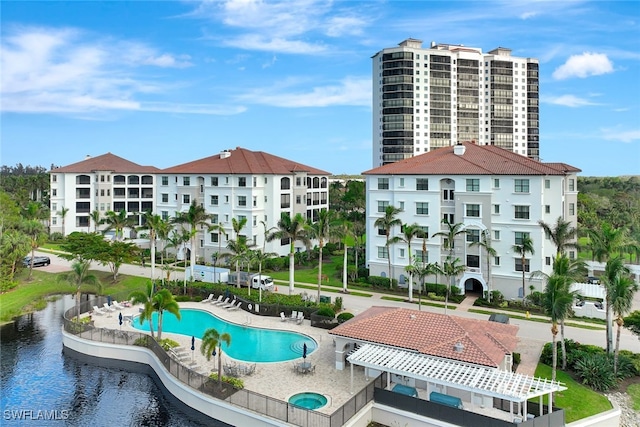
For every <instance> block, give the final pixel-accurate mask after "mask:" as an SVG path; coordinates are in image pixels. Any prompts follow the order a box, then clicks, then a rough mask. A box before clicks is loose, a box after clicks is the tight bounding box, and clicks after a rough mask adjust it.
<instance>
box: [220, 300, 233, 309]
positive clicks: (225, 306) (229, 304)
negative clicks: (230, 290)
mask: <svg viewBox="0 0 640 427" xmlns="http://www.w3.org/2000/svg"><path fill="white" fill-rule="evenodd" d="M235 303H236V300H235V299H234V300H233V301H231V302H230V303H227V304H222V308H229V307H233V305H234V304H235Z"/></svg>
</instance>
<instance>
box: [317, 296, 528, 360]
mask: <svg viewBox="0 0 640 427" xmlns="http://www.w3.org/2000/svg"><path fill="white" fill-rule="evenodd" d="M517 332H518V327H517V326H515V325H505V324H502V323H497V322H489V321H487V320H476V319H467V318H463V317H457V316H449V315H445V314H438V313H431V312H426V311H416V310H410V309H406V308H394V307H371V308H369V309H367V310H366V311H365V312H364V313H362V314H359V315H357V316H356V317H354V318H352V319H351V320H349V321H347V322H345V323H343V324H341V325H339V326H338V327H336V328H334V329H332V330H331V331H330V332H329V333H330V334H332V335H337V336H341V337H345V338H351V339H354V340H359V341H365V342H370V343H376V344H383V345H388V346H392V347H397V348H403V349H407V350H412V351H416V352H418V353H422V354H427V355H430V356H436V357H442V358H446V359H453V360H459V361H462V362H467V363H474V364H478V365H483V366H491V367H498V366H499V365H500V364H501V363H502V361H503V360H504V356H505V354H509V353H512V352H513V351H514V350H515V348H516V344H517V342H518V338H517V337H516V334H517ZM457 343H462V345H463V346H464V349H463V350H462V351H461V352H457V351H456V350H455V349H454V345H456V344H457Z"/></svg>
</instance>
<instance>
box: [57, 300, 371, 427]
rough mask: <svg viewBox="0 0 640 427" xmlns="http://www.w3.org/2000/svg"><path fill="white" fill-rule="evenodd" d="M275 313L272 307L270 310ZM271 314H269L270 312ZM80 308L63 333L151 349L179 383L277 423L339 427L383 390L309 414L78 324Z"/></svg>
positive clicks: (152, 345) (159, 351)
mask: <svg viewBox="0 0 640 427" xmlns="http://www.w3.org/2000/svg"><path fill="white" fill-rule="evenodd" d="M111 298H112V299H114V300H118V301H120V300H123V301H126V300H127V299H128V296H127V295H119V294H116V295H112V296H111ZM107 301H108V298H107V297H97V298H94V299H91V300H86V301H84V302H81V303H80V304H79V308H80V313H81V314H83V313H87V312H89V311H91V310H92V309H93V306H94V305H95V306H98V307H102V304H104V303H105V302H107ZM271 310H273V307H271ZM271 310H269V311H271ZM77 313H78V308H77V307H73V308H70V309H69V310H67V311H66V312H65V314H64V320H63V322H64V330H65V331H66V332H68V333H70V334H73V335H77V336H79V337H80V338H83V339H86V340H90V341H96V342H102V343H107V344H117V345H136V346H141V347H145V348H148V349H149V350H151V351H152V352H153V354H154V355H155V356H156V357H157V359H158V360H159V361H160V363H162V365H163V366H164V368H165V369H166V370H167V371H168V372H169V373H171V375H173V376H174V377H175V378H176V379H178V380H179V381H181V382H182V383H184V384H187V385H188V386H190V387H191V388H193V389H195V390H197V391H199V392H201V393H204V394H207V395H208V396H211V397H213V398H215V399H220V400H224V401H226V402H228V403H231V404H233V405H235V406H238V407H241V408H244V409H248V410H250V411H253V412H257V413H259V414H263V415H266V416H268V417H271V418H275V419H277V420H281V421H284V422H287V423H291V424H295V425H299V426H302V427H339V426H341V425H343V424H345V423H346V421H348V420H349V419H350V418H351V417H353V416H354V415H355V414H356V413H357V412H358V411H359V410H360V409H362V408H363V407H364V406H365V405H366V404H367V403H368V402H370V401H371V400H373V396H374V388H375V387H383V384H384V382H383V377H382V376H380V377H378V378H376V379H375V380H374V381H373V382H372V383H370V384H369V385H368V386H367V387H365V388H364V389H362V390H360V391H359V392H358V393H357V394H356V395H354V396H353V397H352V398H351V399H349V401H348V402H346V403H345V404H344V405H343V406H341V407H340V408H338V409H337V410H336V411H335V412H333V414H331V415H328V414H324V413H321V412H318V411H313V410H308V409H305V408H301V407H299V406H296V405H293V404H290V403H289V402H285V401H282V400H278V399H274V398H272V397H269V396H266V395H263V394H260V393H256V392H253V391H250V390H245V389H237V388H235V387H233V386H231V385H230V384H225V387H224V388H222V389H221V388H219V387H218V383H217V380H215V379H212V378H210V377H209V376H207V375H204V374H201V373H199V372H196V371H194V370H193V369H191V368H190V367H189V366H187V365H185V364H183V363H182V362H180V361H178V360H176V359H174V358H172V357H171V356H170V355H169V353H167V351H165V350H164V349H163V348H162V347H161V346H160V345H159V344H158V343H157V342H156V340H155V339H153V338H152V337H151V336H150V335H148V334H145V333H142V332H131V331H121V330H118V329H107V328H95V327H94V326H93V325H92V323H80V322H76V321H75V317H76V315H77Z"/></svg>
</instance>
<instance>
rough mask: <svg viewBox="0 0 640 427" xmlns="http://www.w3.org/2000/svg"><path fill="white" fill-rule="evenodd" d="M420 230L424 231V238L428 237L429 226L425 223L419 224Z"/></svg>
mask: <svg viewBox="0 0 640 427" xmlns="http://www.w3.org/2000/svg"><path fill="white" fill-rule="evenodd" d="M419 228H420V230H422V232H423V233H424V235H425V237H426V238H429V227H428V226H426V225H421V226H420V227H419Z"/></svg>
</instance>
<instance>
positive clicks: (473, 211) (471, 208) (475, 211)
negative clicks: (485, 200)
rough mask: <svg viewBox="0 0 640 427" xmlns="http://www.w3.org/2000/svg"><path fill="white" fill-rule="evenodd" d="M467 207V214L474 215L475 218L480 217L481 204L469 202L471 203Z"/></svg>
mask: <svg viewBox="0 0 640 427" xmlns="http://www.w3.org/2000/svg"><path fill="white" fill-rule="evenodd" d="M466 208H467V210H466V213H467V216H470V217H474V218H479V217H480V205H475V204H469V205H466Z"/></svg>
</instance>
